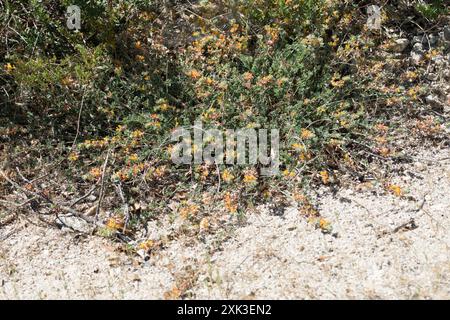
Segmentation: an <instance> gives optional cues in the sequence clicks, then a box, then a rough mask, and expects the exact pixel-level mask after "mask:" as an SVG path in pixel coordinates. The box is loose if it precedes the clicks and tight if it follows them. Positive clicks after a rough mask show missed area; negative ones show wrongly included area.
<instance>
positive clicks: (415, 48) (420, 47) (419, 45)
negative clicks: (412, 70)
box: [412, 43, 423, 52]
mask: <svg viewBox="0 0 450 320" xmlns="http://www.w3.org/2000/svg"><path fill="white" fill-rule="evenodd" d="M412 51H414V52H422V51H423V45H422V43H416V44H414V45H413V49H412Z"/></svg>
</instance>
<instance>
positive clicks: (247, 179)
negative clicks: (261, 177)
mask: <svg viewBox="0 0 450 320" xmlns="http://www.w3.org/2000/svg"><path fill="white" fill-rule="evenodd" d="M256 180H257V177H256V176H255V174H254V173H252V172H249V173H246V174H245V175H244V183H247V184H252V183H255V182H256Z"/></svg>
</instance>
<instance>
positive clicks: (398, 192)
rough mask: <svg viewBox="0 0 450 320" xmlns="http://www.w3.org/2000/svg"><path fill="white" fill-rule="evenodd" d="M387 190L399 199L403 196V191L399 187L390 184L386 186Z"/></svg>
mask: <svg viewBox="0 0 450 320" xmlns="http://www.w3.org/2000/svg"><path fill="white" fill-rule="evenodd" d="M388 190H389V191H390V192H392V193H393V194H394V195H395V196H397V197H400V196H402V194H403V190H402V188H401V187H400V186H398V185H395V184H391V185H389V186H388Z"/></svg>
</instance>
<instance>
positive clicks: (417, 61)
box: [410, 51, 423, 66]
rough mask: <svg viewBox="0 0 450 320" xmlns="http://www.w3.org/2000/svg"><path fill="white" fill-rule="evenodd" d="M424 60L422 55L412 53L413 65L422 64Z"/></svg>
mask: <svg viewBox="0 0 450 320" xmlns="http://www.w3.org/2000/svg"><path fill="white" fill-rule="evenodd" d="M422 58H423V55H422V53H419V52H415V51H413V52H411V58H410V61H411V63H412V64H413V65H415V66H416V65H418V64H420V62H421V61H422Z"/></svg>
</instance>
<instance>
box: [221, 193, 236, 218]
mask: <svg viewBox="0 0 450 320" xmlns="http://www.w3.org/2000/svg"><path fill="white" fill-rule="evenodd" d="M223 201H224V203H225V208H226V209H227V210H228V211H229V212H231V213H236V212H237V207H238V206H237V204H236V199H235V197H233V196H231V194H230V193H229V192H227V193H226V194H225V196H224V197H223Z"/></svg>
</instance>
